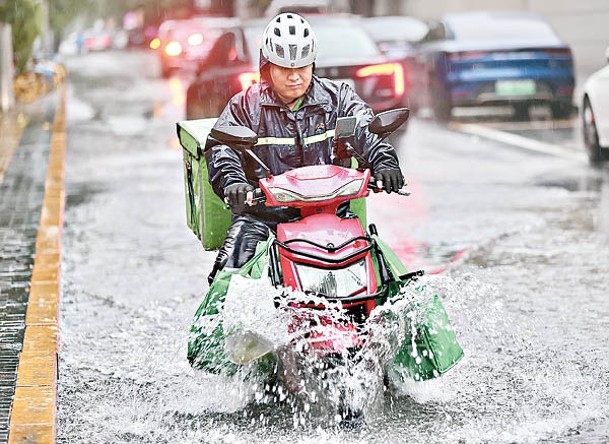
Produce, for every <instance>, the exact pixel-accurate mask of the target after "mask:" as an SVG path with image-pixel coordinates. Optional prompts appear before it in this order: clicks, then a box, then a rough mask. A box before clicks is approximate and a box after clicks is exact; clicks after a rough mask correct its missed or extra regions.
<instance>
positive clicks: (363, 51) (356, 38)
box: [244, 23, 380, 66]
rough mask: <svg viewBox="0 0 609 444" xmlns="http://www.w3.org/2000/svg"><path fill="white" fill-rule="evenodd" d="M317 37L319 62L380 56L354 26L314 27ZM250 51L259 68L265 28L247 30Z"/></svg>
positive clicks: (246, 36)
mask: <svg viewBox="0 0 609 444" xmlns="http://www.w3.org/2000/svg"><path fill="white" fill-rule="evenodd" d="M312 26H313V30H314V31H315V35H316V36H317V47H318V50H319V52H318V54H317V62H321V63H324V62H330V63H331V62H333V61H337V60H343V59H347V60H348V59H352V58H360V57H365V56H375V55H378V54H380V51H379V49H378V47H377V46H376V44H375V43H374V42H373V41H372V39H371V38H370V36H369V35H368V34H366V32H365V31H364V30H362V29H361V28H358V27H353V26H344V25H341V26H332V25H322V24H318V23H315V24H313V25H312ZM244 32H245V39H246V41H247V46H248V48H247V49H248V51H249V53H250V54H251V57H252V59H253V61H254V66H258V58H259V55H260V42H261V40H262V33H263V32H264V28H257V27H256V28H254V27H248V28H245V30H244Z"/></svg>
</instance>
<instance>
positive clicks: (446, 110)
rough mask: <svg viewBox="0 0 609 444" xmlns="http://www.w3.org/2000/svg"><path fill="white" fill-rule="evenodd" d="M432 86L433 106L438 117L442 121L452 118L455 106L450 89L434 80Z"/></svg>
mask: <svg viewBox="0 0 609 444" xmlns="http://www.w3.org/2000/svg"><path fill="white" fill-rule="evenodd" d="M431 88H432V89H431V108H432V109H433V113H434V115H435V116H436V119H438V120H440V121H442V122H446V121H448V120H450V116H451V114H452V108H453V106H452V103H451V101H450V97H449V93H448V91H447V90H446V88H445V87H444V86H442V85H440V84H439V82H433V83H432V84H431Z"/></svg>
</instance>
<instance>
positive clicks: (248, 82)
mask: <svg viewBox="0 0 609 444" xmlns="http://www.w3.org/2000/svg"><path fill="white" fill-rule="evenodd" d="M259 82H260V73H259V72H244V73H243V74H239V83H241V89H242V90H246V89H248V88H249V87H250V86H252V85H253V84H254V83H259Z"/></svg>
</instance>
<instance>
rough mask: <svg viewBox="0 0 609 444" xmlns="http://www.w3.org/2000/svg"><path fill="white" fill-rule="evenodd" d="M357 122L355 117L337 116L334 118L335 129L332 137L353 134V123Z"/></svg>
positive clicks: (337, 137) (339, 137) (345, 136)
mask: <svg viewBox="0 0 609 444" xmlns="http://www.w3.org/2000/svg"><path fill="white" fill-rule="evenodd" d="M356 124H357V117H339V118H338V119H336V130H335V132H334V138H336V139H345V138H347V137H353V136H355V125H356Z"/></svg>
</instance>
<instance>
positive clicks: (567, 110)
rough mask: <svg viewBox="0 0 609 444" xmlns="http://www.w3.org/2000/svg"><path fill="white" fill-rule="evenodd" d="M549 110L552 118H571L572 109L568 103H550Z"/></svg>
mask: <svg viewBox="0 0 609 444" xmlns="http://www.w3.org/2000/svg"><path fill="white" fill-rule="evenodd" d="M550 110H551V111H552V118H554V119H568V118H569V117H571V112H572V111H573V107H572V106H571V104H570V103H566V102H552V103H551V104H550Z"/></svg>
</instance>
